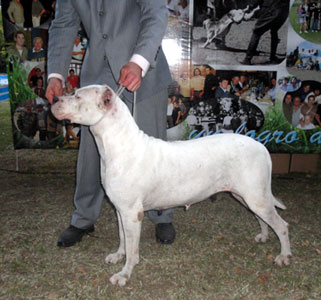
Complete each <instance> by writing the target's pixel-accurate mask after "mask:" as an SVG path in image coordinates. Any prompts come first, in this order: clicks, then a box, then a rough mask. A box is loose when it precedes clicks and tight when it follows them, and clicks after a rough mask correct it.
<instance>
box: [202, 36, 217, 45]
mask: <svg viewBox="0 0 321 300" xmlns="http://www.w3.org/2000/svg"><path fill="white" fill-rule="evenodd" d="M215 37H216V34H215V33H214V32H210V33H208V34H207V39H206V42H205V43H204V44H203V45H202V46H201V47H202V48H206V47H207V46H208V45H209V44H210V43H212V41H213V40H214V38H215Z"/></svg>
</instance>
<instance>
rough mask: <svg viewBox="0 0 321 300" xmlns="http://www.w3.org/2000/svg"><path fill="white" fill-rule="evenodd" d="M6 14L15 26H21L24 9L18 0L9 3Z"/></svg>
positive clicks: (23, 18)
mask: <svg viewBox="0 0 321 300" xmlns="http://www.w3.org/2000/svg"><path fill="white" fill-rule="evenodd" d="M7 12H8V15H9V19H10V21H11V22H12V23H13V24H15V25H16V26H18V27H20V28H23V25H24V22H25V17H24V9H23V6H22V4H21V2H20V0H12V1H11V2H10V4H9V8H8V11H7Z"/></svg>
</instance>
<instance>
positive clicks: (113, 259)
mask: <svg viewBox="0 0 321 300" xmlns="http://www.w3.org/2000/svg"><path fill="white" fill-rule="evenodd" d="M117 219H118V231H119V247H118V250H117V252H115V253H111V254H109V255H107V256H106V258H105V262H106V263H112V264H116V263H117V262H119V261H120V260H121V259H122V258H123V257H124V256H125V236H124V227H123V223H122V220H121V217H120V214H119V212H118V211H117Z"/></svg>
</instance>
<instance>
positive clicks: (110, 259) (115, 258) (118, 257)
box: [105, 252, 124, 264]
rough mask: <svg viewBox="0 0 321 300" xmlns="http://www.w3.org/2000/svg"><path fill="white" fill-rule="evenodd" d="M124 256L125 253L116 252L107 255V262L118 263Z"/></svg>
mask: <svg viewBox="0 0 321 300" xmlns="http://www.w3.org/2000/svg"><path fill="white" fill-rule="evenodd" d="M123 257H124V254H123V253H120V252H115V253H111V254H109V255H107V256H106V258H105V263H107V264H116V263H118V262H119V261H120V260H122V258H123Z"/></svg>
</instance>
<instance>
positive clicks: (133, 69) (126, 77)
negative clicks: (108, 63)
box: [118, 62, 142, 92]
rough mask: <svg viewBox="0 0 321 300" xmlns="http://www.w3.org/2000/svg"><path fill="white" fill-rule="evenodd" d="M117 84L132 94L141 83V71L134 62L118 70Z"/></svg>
mask: <svg viewBox="0 0 321 300" xmlns="http://www.w3.org/2000/svg"><path fill="white" fill-rule="evenodd" d="M118 83H119V84H121V85H123V86H124V87H125V88H126V89H127V90H129V91H131V92H134V91H136V90H138V88H139V87H140V85H141V83H142V69H141V68H140V66H138V65H137V64H135V63H134V62H129V63H127V64H126V65H125V66H123V67H122V69H121V70H120V78H119V80H118Z"/></svg>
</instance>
